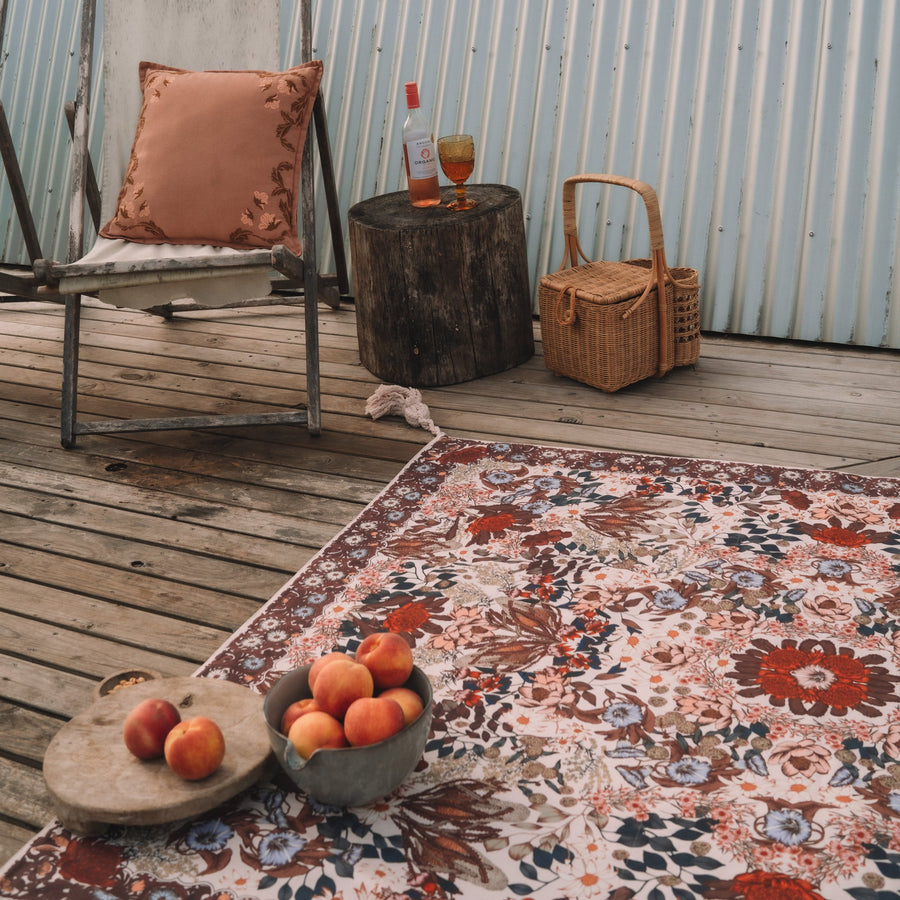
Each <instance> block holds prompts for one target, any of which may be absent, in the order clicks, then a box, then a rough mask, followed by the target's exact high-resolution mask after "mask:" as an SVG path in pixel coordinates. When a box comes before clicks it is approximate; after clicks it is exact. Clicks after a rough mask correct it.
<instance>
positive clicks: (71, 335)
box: [60, 294, 81, 450]
mask: <svg viewBox="0 0 900 900" xmlns="http://www.w3.org/2000/svg"><path fill="white" fill-rule="evenodd" d="M65 303H66V318H65V328H64V331H63V371H62V398H61V402H60V443H61V444H62V445H63V447H65V448H66V450H71V449H72V448H73V447H74V446H75V421H76V418H77V414H78V334H79V330H80V325H81V295H80V294H67V295H66V299H65Z"/></svg>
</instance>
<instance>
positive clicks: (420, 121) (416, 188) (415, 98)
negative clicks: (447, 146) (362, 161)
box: [403, 81, 441, 206]
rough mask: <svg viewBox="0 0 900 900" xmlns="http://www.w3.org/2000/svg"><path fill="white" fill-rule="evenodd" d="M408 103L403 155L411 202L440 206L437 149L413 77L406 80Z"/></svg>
mask: <svg viewBox="0 0 900 900" xmlns="http://www.w3.org/2000/svg"><path fill="white" fill-rule="evenodd" d="M406 106H407V108H408V109H409V115H408V116H407V118H406V122H404V123H403V159H404V161H405V162H406V178H407V181H408V183H409V202H410V203H412V205H413V206H438V205H439V204H440V202H441V189H440V186H439V185H438V175H437V153H436V152H435V149H434V139H433V137H432V134H431V131H430V130H429V128H428V123H427V122H426V120H425V116H424V114H423V113H422V110H421V109H420V108H419V88H418V85H417V84H416V83H415V82H414V81H408V82H407V83H406Z"/></svg>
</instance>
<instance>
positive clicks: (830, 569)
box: [816, 559, 850, 578]
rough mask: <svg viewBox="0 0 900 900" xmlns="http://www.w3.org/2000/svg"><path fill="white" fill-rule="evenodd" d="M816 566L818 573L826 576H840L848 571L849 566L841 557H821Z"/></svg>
mask: <svg viewBox="0 0 900 900" xmlns="http://www.w3.org/2000/svg"><path fill="white" fill-rule="evenodd" d="M816 568H817V569H818V570H819V574H820V575H825V576H826V577H828V578H841V577H842V576H844V575H846V574H847V573H848V572H849V571H850V566H849V565H848V564H847V563H845V562H844V561H843V560H842V559H823V560H821V561H820V562H819V564H818V565H817V566H816Z"/></svg>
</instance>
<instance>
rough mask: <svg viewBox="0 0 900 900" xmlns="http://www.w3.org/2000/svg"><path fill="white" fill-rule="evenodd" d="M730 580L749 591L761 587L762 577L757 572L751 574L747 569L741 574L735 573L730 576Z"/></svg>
mask: <svg viewBox="0 0 900 900" xmlns="http://www.w3.org/2000/svg"><path fill="white" fill-rule="evenodd" d="M731 580H732V581H733V582H734V583H735V584H736V585H737V586H738V587H741V588H748V589H750V590H755V589H756V588H759V587H762V583H763V577H762V575H760V574H759V572H751V571H750V570H749V569H744V570H743V571H741V572H735V573H734V575H732V576H731Z"/></svg>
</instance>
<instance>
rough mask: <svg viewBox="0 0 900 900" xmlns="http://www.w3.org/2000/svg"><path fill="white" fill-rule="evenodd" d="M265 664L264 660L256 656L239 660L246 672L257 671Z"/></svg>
mask: <svg viewBox="0 0 900 900" xmlns="http://www.w3.org/2000/svg"><path fill="white" fill-rule="evenodd" d="M265 664H266V661H265V660H264V659H260V658H259V657H258V656H248V657H247V658H246V659H245V660H243V661H242V662H241V666H242V667H243V668H245V669H246V670H247V671H248V672H258V671H259V670H260V669H261V668H262V667H263V666H264V665H265Z"/></svg>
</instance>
